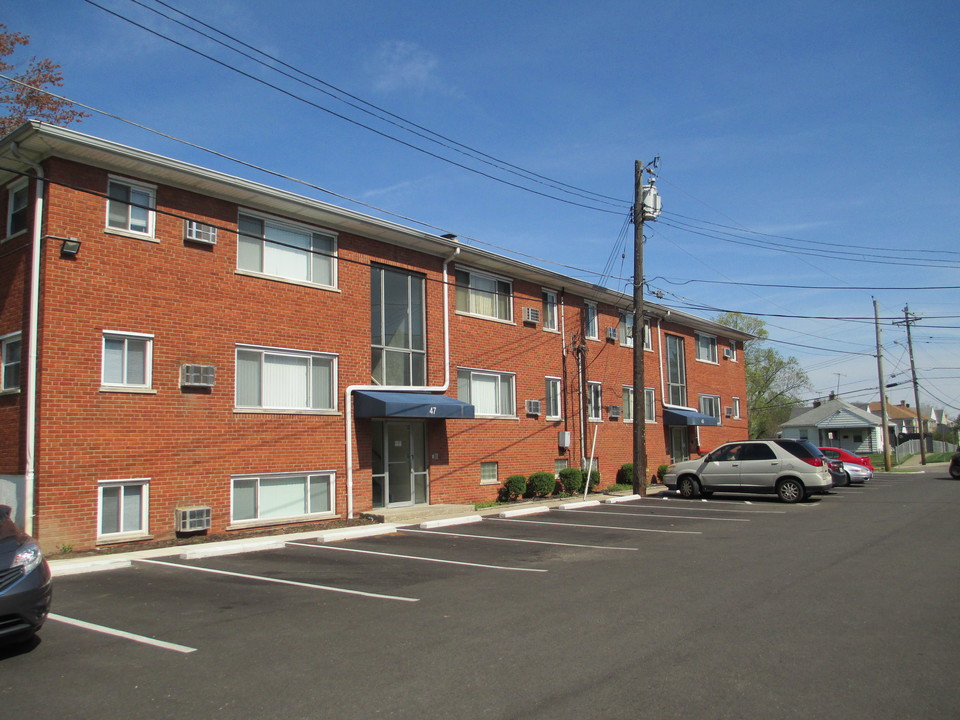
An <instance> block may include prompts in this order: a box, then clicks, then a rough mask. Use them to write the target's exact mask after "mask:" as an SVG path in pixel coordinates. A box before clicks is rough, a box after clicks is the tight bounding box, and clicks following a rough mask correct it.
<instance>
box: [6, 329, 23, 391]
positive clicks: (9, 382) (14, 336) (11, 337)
mask: <svg viewBox="0 0 960 720" xmlns="http://www.w3.org/2000/svg"><path fill="white" fill-rule="evenodd" d="M15 343H16V345H17V360H16V362H13V361H11V360H10V356H11V355H12V354H13V352H12V351H11V349H10V348H12V347H13V346H14V344H15ZM14 365H16V367H17V376H16V377H17V380H16V383H14V382H13V371H12V370H11V368H12V367H13V366H14ZM23 367H24V365H23V335H22V334H21V333H19V332H15V333H8V334H7V335H2V336H0V394H2V393H16V392H20V388H21V387H22V385H23Z"/></svg>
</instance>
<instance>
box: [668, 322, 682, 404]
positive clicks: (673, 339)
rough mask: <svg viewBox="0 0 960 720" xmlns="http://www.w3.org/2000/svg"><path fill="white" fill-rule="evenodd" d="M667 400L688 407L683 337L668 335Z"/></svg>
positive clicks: (669, 402)
mask: <svg viewBox="0 0 960 720" xmlns="http://www.w3.org/2000/svg"><path fill="white" fill-rule="evenodd" d="M666 337H667V402H668V404H670V405H679V406H681V407H686V404H687V366H686V361H685V360H684V356H683V338H682V337H679V336H677V335H667V336H666Z"/></svg>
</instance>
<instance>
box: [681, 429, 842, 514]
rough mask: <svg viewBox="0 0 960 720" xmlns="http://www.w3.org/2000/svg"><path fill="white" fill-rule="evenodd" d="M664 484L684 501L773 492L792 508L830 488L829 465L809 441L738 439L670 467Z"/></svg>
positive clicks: (831, 480) (831, 481) (831, 483)
mask: <svg viewBox="0 0 960 720" xmlns="http://www.w3.org/2000/svg"><path fill="white" fill-rule="evenodd" d="M664 483H665V484H666V486H667V487H668V488H670V489H671V490H677V491H678V492H679V493H680V495H681V496H682V497H685V498H693V497H697V496H698V495H703V496H705V497H709V496H710V495H712V494H713V493H714V492H738V493H769V494H773V493H775V494H776V495H777V496H778V497H779V498H780V500H782V501H783V502H788V503H795V502H799V501H801V500H804V499H805V498H807V497H809V496H810V495H813V494H815V493H825V492H827V491H828V490H829V489H830V488H832V487H833V479H832V477H831V475H830V470H829V468H828V467H827V460H826V458H825V457H824V456H823V453H821V452H820V451H819V450H818V449H817V447H816V446H815V445H813V444H812V443H810V442H808V441H807V440H788V439H776V440H742V441H740V442H730V443H726V444H724V445H721V446H720V447H718V448H717V449H716V450H714V451H713V452H711V453H709V454H707V455H705V456H704V457H701V458H700V459H699V460H686V461H684V462H679V463H675V464H673V465H671V466H670V467H669V468H668V469H667V473H666V475H665V476H664Z"/></svg>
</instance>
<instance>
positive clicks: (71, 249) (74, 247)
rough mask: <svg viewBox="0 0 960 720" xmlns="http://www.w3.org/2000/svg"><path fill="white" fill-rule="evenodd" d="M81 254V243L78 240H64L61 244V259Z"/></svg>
mask: <svg viewBox="0 0 960 720" xmlns="http://www.w3.org/2000/svg"><path fill="white" fill-rule="evenodd" d="M78 252H80V241H79V240H77V239H76V238H64V240H63V242H62V243H61V244H60V257H69V258H72V257H76V256H77V253H78Z"/></svg>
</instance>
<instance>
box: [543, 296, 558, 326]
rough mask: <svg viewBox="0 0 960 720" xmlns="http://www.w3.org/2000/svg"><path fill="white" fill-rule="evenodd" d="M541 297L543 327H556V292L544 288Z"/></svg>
mask: <svg viewBox="0 0 960 720" xmlns="http://www.w3.org/2000/svg"><path fill="white" fill-rule="evenodd" d="M542 297H543V329H544V330H556V329H557V294H556V293H555V292H554V291H553V290H544V291H543V293H542Z"/></svg>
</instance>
